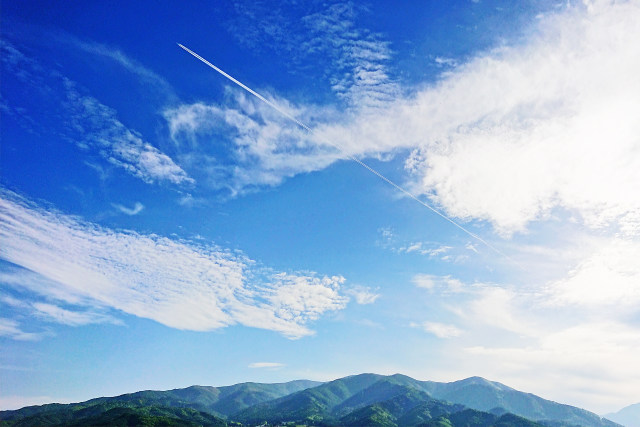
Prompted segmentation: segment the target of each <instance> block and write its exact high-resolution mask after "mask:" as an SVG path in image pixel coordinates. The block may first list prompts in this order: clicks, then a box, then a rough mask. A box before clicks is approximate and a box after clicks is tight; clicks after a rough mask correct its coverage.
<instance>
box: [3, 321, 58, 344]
mask: <svg viewBox="0 0 640 427" xmlns="http://www.w3.org/2000/svg"><path fill="white" fill-rule="evenodd" d="M46 335H48V334H47V333H37V332H25V331H23V330H22V329H21V328H20V324H19V323H18V322H17V321H15V320H12V319H6V318H3V317H0V337H8V338H11V339H14V340H16V341H38V340H40V339H42V338H43V337H44V336H46Z"/></svg>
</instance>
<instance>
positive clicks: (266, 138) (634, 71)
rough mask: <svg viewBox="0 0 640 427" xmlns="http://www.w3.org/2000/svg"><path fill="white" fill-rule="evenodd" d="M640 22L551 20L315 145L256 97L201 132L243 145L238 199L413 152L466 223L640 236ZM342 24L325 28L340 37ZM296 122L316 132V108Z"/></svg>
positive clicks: (412, 163) (424, 177)
mask: <svg viewBox="0 0 640 427" xmlns="http://www.w3.org/2000/svg"><path fill="white" fill-rule="evenodd" d="M336 16H337V15H336ZM638 19H640V6H638V4H637V3H636V2H616V3H613V2H607V1H602V2H596V3H594V4H593V5H591V7H589V8H586V7H582V6H572V7H568V8H565V9H564V10H563V11H561V12H558V13H556V14H548V15H545V16H542V17H541V18H540V19H539V20H538V24H537V28H535V29H534V30H532V31H531V32H530V34H529V35H528V41H526V42H524V43H521V44H518V45H517V46H513V47H503V48H500V49H496V50H493V51H488V52H484V53H481V54H479V55H478V56H477V57H476V58H474V59H472V60H470V61H469V62H467V63H465V64H460V65H458V66H457V67H455V68H454V69H453V70H451V71H449V72H448V73H447V74H446V75H443V76H442V78H441V80H439V81H438V82H437V83H436V84H433V85H431V86H429V87H426V88H424V89H421V90H419V91H412V95H411V96H410V97H407V98H402V97H400V96H397V95H396V96H394V97H393V100H386V101H385V102H384V106H385V108H384V110H383V111H382V112H379V113H376V112H372V111H371V110H367V111H366V112H357V111H356V110H352V111H351V113H350V114H346V115H343V116H337V115H336V114H335V113H330V112H329V111H327V110H326V109H325V110H323V111H322V114H314V115H313V117H314V118H315V119H316V120H314V122H315V123H318V124H317V125H315V129H314V132H313V133H312V134H311V135H304V133H302V132H300V131H298V130H297V129H295V127H294V126H293V125H290V124H289V123H287V124H286V125H280V124H278V123H282V121H280V122H278V120H273V119H272V118H270V117H269V116H268V113H266V112H263V109H264V106H261V105H259V103H254V101H253V100H251V99H249V100H248V101H247V100H245V101H243V102H241V101H235V102H237V103H238V104H241V105H242V107H241V108H238V107H234V106H232V107H229V108H226V109H216V112H215V114H214V116H215V117H216V119H215V120H214V119H206V118H204V119H203V120H205V121H208V120H209V121H208V123H209V124H211V123H217V126H222V125H224V126H231V128H232V129H233V131H234V132H235V133H236V134H237V136H236V137H235V138H234V141H235V142H234V143H235V147H233V148H232V149H231V152H232V153H235V154H234V155H236V156H237V158H239V159H241V160H240V164H239V165H238V168H237V169H236V170H234V174H235V178H234V180H235V181H236V182H235V184H234V185H235V186H236V189H237V188H243V187H245V186H248V185H251V184H257V185H277V184H279V183H280V182H281V181H282V179H283V178H286V177H291V176H294V175H295V174H298V173H301V172H309V171H315V170H319V169H322V168H325V167H327V166H328V165H329V164H331V163H333V162H334V161H336V160H337V159H339V158H346V156H347V155H353V156H376V157H379V156H382V155H385V154H386V155H389V154H392V155H393V154H394V153H398V152H399V151H398V150H399V149H413V150H414V151H413V154H412V155H411V156H410V157H409V158H408V159H407V161H406V166H407V170H408V171H409V172H410V173H411V174H412V177H413V178H412V179H413V181H414V182H413V184H412V189H413V191H416V192H419V193H424V194H426V195H428V196H429V197H431V198H432V200H433V202H435V203H437V204H439V205H440V206H441V207H442V208H443V209H444V210H445V211H446V212H447V213H448V214H449V215H452V216H454V217H457V218H461V219H467V220H471V219H481V220H486V221H489V222H491V223H492V224H493V225H494V226H495V228H496V229H497V230H498V231H500V232H501V233H503V234H504V235H509V234H511V233H513V232H519V231H524V230H526V227H527V225H528V224H529V223H531V222H532V221H538V220H544V219H547V218H549V216H550V215H551V213H552V212H553V210H554V209H555V208H560V209H564V210H567V211H570V212H572V213H574V214H575V215H576V216H577V217H579V218H582V220H583V221H584V222H585V223H586V224H587V225H589V226H590V227H604V226H608V225H616V226H618V225H619V226H620V228H621V229H622V230H626V232H630V233H637V230H638V229H640V226H639V224H640V155H639V154H638V152H637V150H636V149H635V147H636V146H637V145H638V135H640V122H639V121H638V120H637V117H638V113H639V112H638V105H639V100H640V80H639V79H637V75H640V59H639V58H640V45H639V44H638V43H637V42H636V40H638V39H639V38H640V29H639V28H638V26H637V25H636V23H637V21H638ZM343 21H344V20H342V21H340V20H334V18H331V17H324V18H323V19H320V20H318V25H319V26H320V27H322V28H325V27H324V26H327V28H329V29H328V30H327V31H329V32H330V31H332V30H331V28H332V25H338V26H339V25H340V22H343ZM310 22H311V21H310ZM349 28H350V27H349ZM371 55H373V54H371ZM369 56H370V55H369V54H367V55H364V57H367V58H368V57H369ZM384 56H385V55H384V54H380V55H378V56H376V55H373V57H376V58H379V59H382V58H383V57H384ZM347 62H348V61H347ZM365 80H366V79H365ZM277 102H278V103H279V104H282V103H283V102H282V100H277ZM284 104H285V105H286V103H284ZM184 108H190V107H189V106H185V107H184ZM211 108H215V107H211ZM267 108H268V107H267ZM298 110H299V111H298V112H297V114H296V116H297V117H300V118H301V119H302V120H303V121H308V120H307V118H308V117H311V115H309V112H310V111H314V110H316V111H317V110H318V109H317V108H316V107H311V106H306V107H305V106H301V107H299V108H298ZM271 113H272V114H273V112H271ZM216 120H217V121H216ZM199 126H202V125H201V124H200V125H199ZM195 129H196V128H192V129H191V130H190V131H195ZM326 141H331V142H332V143H335V144H337V145H338V146H340V147H341V148H342V150H343V153H335V152H334V150H332V149H327V144H326ZM248 158H252V159H253V160H254V161H253V162H252V163H245V162H246V160H247V159H248ZM256 165H257V167H255V166H256ZM248 166H251V167H248ZM634 230H635V231H634Z"/></svg>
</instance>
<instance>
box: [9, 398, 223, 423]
mask: <svg viewBox="0 0 640 427" xmlns="http://www.w3.org/2000/svg"><path fill="white" fill-rule="evenodd" d="M0 425H3V426H12V427H37V426H52V427H80V426H96V427H97V426H194V427H195V426H203V427H204V426H206V427H227V426H230V425H233V424H228V423H227V421H225V420H223V419H222V418H219V417H216V416H215V415H211V414H207V413H205V412H200V411H196V410H195V409H190V408H169V407H162V406H145V407H137V408H135V407H125V406H120V407H118V406H117V407H110V405H105V404H101V403H99V404H96V405H93V406H90V407H88V408H84V409H78V410H75V411H74V410H60V408H59V409H58V410H54V411H47V412H41V413H38V414H34V415H31V416H27V417H24V418H19V419H15V420H10V421H4V420H3V421H0Z"/></svg>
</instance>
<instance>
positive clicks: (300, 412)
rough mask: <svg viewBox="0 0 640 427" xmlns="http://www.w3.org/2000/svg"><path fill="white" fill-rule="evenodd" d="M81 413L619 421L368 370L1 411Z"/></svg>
mask: <svg viewBox="0 0 640 427" xmlns="http://www.w3.org/2000/svg"><path fill="white" fill-rule="evenodd" d="M83 420H84V421H83ZM87 420H93V421H91V422H92V423H94V424H91V425H99V422H102V421H101V420H103V421H104V422H105V423H107V424H104V425H112V424H109V423H112V422H116V421H117V422H118V423H121V422H125V421H126V420H138V421H139V422H143V421H144V422H145V423H152V424H150V425H211V426H229V425H240V424H239V423H242V425H260V424H262V423H264V422H267V423H268V424H271V425H277V424H280V423H285V422H301V423H304V424H307V425H317V426H329V425H335V426H356V425H371V426H381V427H393V426H397V427H414V426H427V427H431V426H446V427H458V426H473V427H489V426H494V425H495V426H502V427H530V426H549V427H574V426H582V427H620V425H619V424H616V423H614V422H613V421H610V420H607V419H604V418H601V417H599V416H598V415H596V414H594V413H592V412H589V411H587V410H584V409H581V408H577V407H573V406H569V405H563V404H560V403H556V402H553V401H550V400H546V399H543V398H541V397H539V396H536V395H534V394H531V393H526V392H521V391H518V390H515V389H513V388H511V387H508V386H506V385H504V384H501V383H498V382H494V381H490V380H487V379H484V378H482V377H470V378H465V379H462V380H458V381H453V382H449V383H441V382H434V381H420V380H416V379H414V378H411V377H409V376H406V375H402V374H394V375H387V376H385V375H379V374H373V373H365V374H357V375H350V376H347V377H344V378H338V379H336V380H333V381H329V382H324V383H321V382H315V381H309V380H295V381H290V382H285V383H273V384H264V383H256V382H245V383H239V384H234V385H231V386H222V387H213V386H201V385H193V386H190V387H186V388H180V389H172V390H166V391H157V390H144V391H138V392H135V393H128V394H122V395H119V396H113V397H99V398H95V399H90V400H87V401H85V402H79V403H73V404H67V405H64V404H55V403H53V404H47V405H41V406H28V407H25V408H21V409H18V410H13V411H0V425H2V426H15V427H17V426H35V425H49V426H58V425H89V424H82V423H83V422H85V421H86V422H89V421H87ZM109 420H111V421H109ZM145 420H146V421H145ZM153 423H155V424H153ZM157 423H160V424H157ZM163 423H164V424H163ZM113 425H115V424H113ZM123 425H124V424H123Z"/></svg>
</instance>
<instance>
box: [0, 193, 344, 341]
mask: <svg viewBox="0 0 640 427" xmlns="http://www.w3.org/2000/svg"><path fill="white" fill-rule="evenodd" d="M0 237H2V240H3V242H4V243H6V244H3V245H2V248H1V252H0V256H1V257H2V259H4V260H6V261H8V262H10V263H13V264H16V265H18V266H20V267H22V268H24V269H28V270H31V271H32V272H33V273H29V272H25V271H24V270H20V269H17V270H16V269H11V268H7V269H5V271H3V276H4V277H3V280H4V283H6V284H8V285H11V286H18V287H21V288H25V287H26V288H28V289H30V290H31V291H33V292H36V293H38V294H40V295H43V296H45V297H48V298H52V299H55V300H58V301H61V302H63V303H65V304H74V305H81V306H85V307H87V306H88V307H90V308H91V309H90V310H89V311H93V310H94V309H95V308H97V309H103V308H111V309H116V310H120V311H123V312H125V313H129V314H133V315H136V316H139V317H144V318H149V319H152V320H155V321H157V322H159V323H162V324H164V325H167V326H169V327H173V328H178V329H187V330H195V331H207V330H212V329H216V328H221V327H224V326H227V325H231V324H242V325H246V326H252V327H257V328H263V329H269V330H274V331H278V332H280V333H282V334H284V335H286V336H288V337H290V338H299V337H302V336H305V335H309V334H312V333H313V332H312V331H311V330H310V329H308V328H307V327H306V324H307V323H308V322H310V321H313V320H316V319H318V318H319V317H320V316H321V315H323V314H324V313H326V312H328V311H332V310H339V309H342V308H344V307H345V306H346V302H347V298H346V297H344V296H342V295H341V294H340V286H341V284H342V283H343V282H344V278H342V277H340V276H332V277H328V276H324V277H318V276H315V275H313V274H308V273H305V274H284V273H277V272H272V271H270V270H268V269H260V268H258V267H256V266H255V263H254V262H253V261H252V260H250V259H248V258H246V257H244V256H243V255H239V254H237V253H231V252H229V251H225V250H223V249H221V248H218V247H216V246H202V245H195V244H193V243H190V242H185V241H180V240H171V239H168V238H165V237H160V236H156V235H141V234H137V233H134V232H115V231H113V230H110V229H106V228H102V227H99V226H97V225H95V224H90V223H85V222H82V221H80V220H78V219H75V218H72V217H69V216H66V215H63V214H60V213H57V212H50V211H47V210H44V209H41V208H39V207H37V206H35V205H33V204H31V203H29V202H27V201H25V200H23V199H21V198H20V197H18V196H16V195H15V194H13V193H10V192H8V191H3V192H2V199H0ZM33 276H36V277H37V280H31V279H32V278H33ZM34 308H36V309H38V310H39V312H40V313H42V314H43V315H47V316H48V317H49V318H53V319H57V320H58V321H66V322H67V323H76V324H78V323H81V322H83V321H87V322H88V321H90V319H91V320H96V313H97V312H96V313H93V314H91V315H89V314H87V313H84V314H83V313H82V312H76V313H74V314H70V313H68V311H69V310H66V309H61V308H60V307H56V306H53V305H45V304H40V305H37V306H36V305H34ZM103 320H104V319H103ZM16 334H17V332H16Z"/></svg>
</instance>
